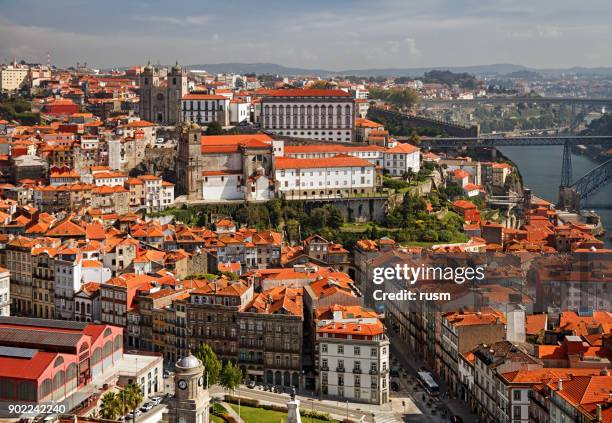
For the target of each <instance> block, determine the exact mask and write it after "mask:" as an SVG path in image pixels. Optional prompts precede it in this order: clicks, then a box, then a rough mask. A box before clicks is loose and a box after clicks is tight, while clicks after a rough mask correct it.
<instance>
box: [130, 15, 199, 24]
mask: <svg viewBox="0 0 612 423" xmlns="http://www.w3.org/2000/svg"><path fill="white" fill-rule="evenodd" d="M132 19H134V20H135V21H141V22H151V23H161V24H172V25H184V24H189V25H204V24H206V23H208V22H209V21H210V16H205V15H199V16H186V17H175V16H155V15H148V16H134V17H133V18H132Z"/></svg>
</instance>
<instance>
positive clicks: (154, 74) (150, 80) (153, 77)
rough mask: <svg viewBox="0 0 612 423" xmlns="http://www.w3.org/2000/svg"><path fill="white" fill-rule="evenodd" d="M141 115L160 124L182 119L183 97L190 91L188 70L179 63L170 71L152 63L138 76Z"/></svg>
mask: <svg viewBox="0 0 612 423" xmlns="http://www.w3.org/2000/svg"><path fill="white" fill-rule="evenodd" d="M138 86H139V87H140V117H141V119H144V120H147V121H149V122H154V123H157V124H160V125H175V124H176V123H178V122H179V121H180V116H181V99H182V98H183V96H184V95H185V94H187V93H188V91H189V88H188V83H187V72H186V71H185V70H184V69H183V68H182V67H181V66H180V65H179V64H178V62H177V63H176V64H175V65H174V66H172V68H171V69H170V71H168V69H165V68H161V69H157V68H154V67H153V66H151V64H150V63H148V64H147V66H145V68H144V70H143V72H142V73H141V74H140V75H139V77H138Z"/></svg>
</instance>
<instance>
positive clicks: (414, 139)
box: [409, 131, 421, 145]
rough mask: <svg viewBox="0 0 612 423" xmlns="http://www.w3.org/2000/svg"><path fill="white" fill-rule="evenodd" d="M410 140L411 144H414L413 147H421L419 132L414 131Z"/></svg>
mask: <svg viewBox="0 0 612 423" xmlns="http://www.w3.org/2000/svg"><path fill="white" fill-rule="evenodd" d="M409 140H410V144H413V145H419V144H421V137H420V136H419V134H418V132H417V131H412V132H411V133H410V138H409Z"/></svg>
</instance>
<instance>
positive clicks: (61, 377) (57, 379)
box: [53, 370, 66, 391]
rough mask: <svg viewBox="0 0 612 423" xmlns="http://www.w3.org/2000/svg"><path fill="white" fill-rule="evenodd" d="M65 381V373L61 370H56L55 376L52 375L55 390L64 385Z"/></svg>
mask: <svg viewBox="0 0 612 423" xmlns="http://www.w3.org/2000/svg"><path fill="white" fill-rule="evenodd" d="M65 382H66V374H65V373H64V371H63V370H60V371H59V372H57V373H56V374H55V376H53V390H54V391H55V390H57V389H59V388H60V387H62V386H64V383H65Z"/></svg>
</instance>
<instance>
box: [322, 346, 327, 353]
mask: <svg viewBox="0 0 612 423" xmlns="http://www.w3.org/2000/svg"><path fill="white" fill-rule="evenodd" d="M321 352H324V353H326V352H327V344H321Z"/></svg>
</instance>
